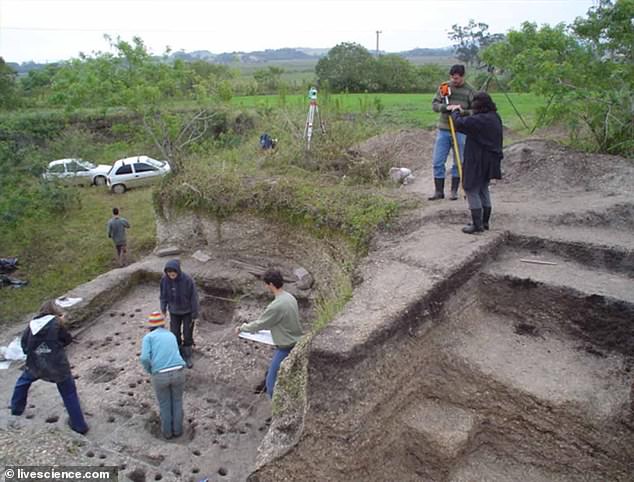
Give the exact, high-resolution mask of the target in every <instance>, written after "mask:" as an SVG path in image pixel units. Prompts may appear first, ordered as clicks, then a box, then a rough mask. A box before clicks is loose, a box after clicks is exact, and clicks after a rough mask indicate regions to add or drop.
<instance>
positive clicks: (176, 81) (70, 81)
mask: <svg viewBox="0 0 634 482" xmlns="http://www.w3.org/2000/svg"><path fill="white" fill-rule="evenodd" d="M106 38H107V40H109V41H110V44H111V47H112V49H113V50H114V53H97V54H95V56H94V57H88V56H85V55H82V56H80V58H79V59H75V60H73V61H72V62H70V63H68V64H66V65H64V66H62V67H60V69H59V71H58V72H57V73H56V75H55V77H54V78H53V84H52V86H53V96H52V100H53V101H54V102H56V103H58V104H61V105H64V106H65V107H66V108H67V109H68V110H73V109H76V108H79V107H85V106H90V107H101V108H102V109H103V110H104V111H105V110H107V109H109V108H111V107H127V108H128V109H130V110H131V111H132V112H134V113H135V114H136V115H138V116H139V117H140V118H141V120H142V125H143V128H144V129H145V132H146V133H147V134H148V136H149V137H150V139H151V140H152V142H153V143H154V145H155V146H156V148H157V149H158V150H159V151H160V152H161V154H162V155H163V157H164V158H166V159H167V160H169V161H170V164H171V166H172V171H173V172H174V173H178V171H180V170H181V169H182V168H183V158H184V153H185V151H186V148H187V147H188V146H189V145H191V144H193V143H194V142H196V141H197V140H199V139H201V138H202V137H203V136H205V134H206V133H207V132H208V129H209V126H210V122H211V121H212V119H213V118H214V116H215V114H214V113H213V112H211V111H210V110H209V108H208V107H207V106H208V105H209V104H211V103H213V102H217V101H218V100H219V99H220V98H223V99H227V98H231V91H230V88H229V89H227V86H226V85H225V83H224V82H226V81H222V82H220V83H216V82H214V81H211V80H210V79H200V78H199V77H198V76H196V75H194V76H193V78H194V82H193V85H190V81H191V79H192V75H191V74H192V70H191V69H188V68H187V66H186V64H185V63H184V62H183V61H181V60H177V61H175V62H173V63H168V62H166V61H161V60H165V59H166V57H167V54H168V53H169V52H166V54H165V55H164V57H163V59H156V58H154V57H152V56H151V55H150V54H149V53H148V51H147V49H146V47H145V45H144V43H143V41H142V40H141V39H140V38H139V37H134V38H133V41H132V43H129V42H125V41H123V40H121V39H117V40H116V41H112V40H111V39H110V38H109V37H106ZM185 96H186V98H188V99H193V100H195V101H197V104H198V106H199V107H197V108H196V109H195V110H194V111H188V112H173V111H171V110H170V109H169V108H168V107H167V106H166V102H165V101H166V100H167V99H175V98H183V97H185Z"/></svg>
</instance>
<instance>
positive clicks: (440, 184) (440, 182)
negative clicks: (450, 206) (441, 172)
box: [427, 177, 445, 201]
mask: <svg viewBox="0 0 634 482" xmlns="http://www.w3.org/2000/svg"><path fill="white" fill-rule="evenodd" d="M434 186H435V192H434V195H433V196H429V197H428V198H427V199H428V200H429V201H435V200H436V199H445V178H444V177H442V178H441V177H435V178H434Z"/></svg>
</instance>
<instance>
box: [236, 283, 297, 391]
mask: <svg viewBox="0 0 634 482" xmlns="http://www.w3.org/2000/svg"><path fill="white" fill-rule="evenodd" d="M262 280H263V281H264V284H265V285H266V287H267V289H268V290H269V291H270V293H271V294H272V295H273V296H275V299H274V300H273V301H272V302H271V303H270V304H269V305H268V306H267V307H266V309H265V310H264V312H263V313H262V315H260V317H259V318H258V319H257V320H256V321H252V322H251V323H243V324H242V325H241V326H238V327H236V334H240V332H249V333H255V332H257V331H260V330H271V337H272V338H273V343H275V348H276V349H275V353H274V354H273V359H272V360H271V364H270V366H269V369H268V372H267V374H266V393H267V395H268V396H269V398H273V390H274V388H275V382H276V381H277V372H278V370H279V369H280V364H281V363H282V361H283V360H284V359H285V358H286V357H287V356H288V355H289V353H290V352H291V350H292V349H293V347H294V346H295V344H296V343H297V342H298V341H299V339H300V338H301V337H302V335H303V331H302V325H301V323H300V322H299V309H298V306H297V300H296V299H295V297H294V296H293V295H292V294H290V293H289V292H287V291H285V290H284V288H283V286H284V278H283V277H282V274H281V273H280V272H279V271H278V270H267V271H266V272H265V273H264V275H263V276H262Z"/></svg>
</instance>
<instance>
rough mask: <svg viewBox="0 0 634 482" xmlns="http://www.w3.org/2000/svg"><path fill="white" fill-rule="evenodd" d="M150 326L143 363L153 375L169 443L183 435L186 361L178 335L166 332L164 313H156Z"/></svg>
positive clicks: (142, 347)
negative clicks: (181, 353) (179, 344)
mask: <svg viewBox="0 0 634 482" xmlns="http://www.w3.org/2000/svg"><path fill="white" fill-rule="evenodd" d="M146 325H147V327H148V328H149V329H150V332H149V333H148V334H147V335H145V336H144V337H143V342H142V346H141V358H140V360H141V365H143V368H144V369H145V371H146V372H148V373H149V374H150V375H151V376H152V387H153V388H154V393H155V394H156V399H157V400H158V403H159V411H160V415H161V432H162V434H163V437H165V438H166V439H168V440H169V439H171V438H172V437H180V436H181V435H182V434H183V390H184V388H185V370H183V368H184V367H185V360H183V358H182V357H181V355H180V352H179V350H178V343H177V342H176V336H174V334H173V333H172V332H171V331H169V330H166V329H165V317H164V316H163V314H162V313H160V312H154V313H152V314H151V315H150V316H149V317H148V321H147V323H146Z"/></svg>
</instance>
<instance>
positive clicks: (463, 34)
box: [449, 19, 504, 68]
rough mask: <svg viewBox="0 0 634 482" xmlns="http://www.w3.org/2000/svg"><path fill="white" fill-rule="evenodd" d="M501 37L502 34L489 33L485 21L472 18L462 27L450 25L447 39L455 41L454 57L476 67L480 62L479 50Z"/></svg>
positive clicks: (479, 65) (502, 36)
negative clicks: (476, 20)
mask: <svg viewBox="0 0 634 482" xmlns="http://www.w3.org/2000/svg"><path fill="white" fill-rule="evenodd" d="M503 38H504V35H503V34H490V33H489V26H488V25H487V24H486V23H482V22H478V23H476V22H475V21H474V20H473V19H470V20H469V23H468V24H467V25H466V26H464V27H461V26H459V25H458V24H454V25H452V27H451V32H449V39H450V40H453V41H454V42H456V44H455V45H454V46H453V48H454V52H455V55H456V58H457V59H459V60H461V61H463V62H465V63H466V64H467V65H471V66H474V67H476V68H479V67H481V64H482V60H481V58H480V51H481V50H483V49H485V48H486V47H488V46H489V45H491V44H493V43H495V42H499V41H500V40H502V39H503Z"/></svg>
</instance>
